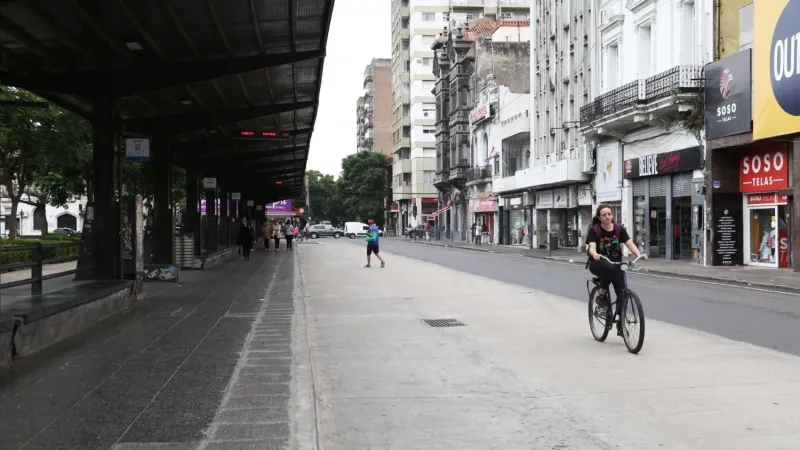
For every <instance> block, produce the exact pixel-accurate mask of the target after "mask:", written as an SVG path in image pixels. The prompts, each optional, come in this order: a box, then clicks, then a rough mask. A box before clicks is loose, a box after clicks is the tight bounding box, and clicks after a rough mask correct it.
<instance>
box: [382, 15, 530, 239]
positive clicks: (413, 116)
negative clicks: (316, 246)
mask: <svg viewBox="0 0 800 450" xmlns="http://www.w3.org/2000/svg"><path fill="white" fill-rule="evenodd" d="M529 2H530V0H392V121H393V133H392V142H393V151H394V157H393V161H394V162H393V165H392V176H393V200H394V203H395V204H396V206H393V207H392V209H393V210H394V211H393V213H392V214H393V215H394V216H395V217H396V218H397V220H395V224H396V231H397V232H402V230H403V229H404V228H405V227H407V226H414V225H418V224H433V223H434V212H435V211H436V210H437V205H438V199H437V197H438V193H437V190H436V188H435V187H434V185H433V182H434V177H435V173H436V137H435V114H436V105H435V99H434V95H433V93H432V90H433V87H434V81H435V78H434V75H433V73H432V65H433V56H434V55H433V50H431V45H432V44H433V42H434V41H435V40H436V38H437V36H438V35H439V33H441V31H442V29H443V28H444V27H445V26H447V27H451V28H452V27H454V26H456V25H458V24H462V23H464V22H468V21H472V20H477V19H479V18H482V17H491V18H501V19H502V18H506V19H508V20H528V14H529V5H530V3H529Z"/></svg>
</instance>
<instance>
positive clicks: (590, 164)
mask: <svg viewBox="0 0 800 450" xmlns="http://www.w3.org/2000/svg"><path fill="white" fill-rule="evenodd" d="M593 150H594V149H593V148H592V146H591V145H590V144H583V145H581V146H580V147H578V157H579V158H581V161H583V164H582V165H581V172H583V173H595V162H594V151H593Z"/></svg>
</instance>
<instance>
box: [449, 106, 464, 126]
mask: <svg viewBox="0 0 800 450" xmlns="http://www.w3.org/2000/svg"><path fill="white" fill-rule="evenodd" d="M459 122H461V123H466V124H469V111H467V110H466V109H461V108H459V109H456V110H455V111H451V112H450V126H451V127H452V126H453V125H454V124H456V123H459Z"/></svg>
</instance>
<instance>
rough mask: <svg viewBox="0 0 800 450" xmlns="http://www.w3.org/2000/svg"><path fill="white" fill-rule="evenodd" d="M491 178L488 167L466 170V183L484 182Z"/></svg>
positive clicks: (490, 171)
mask: <svg viewBox="0 0 800 450" xmlns="http://www.w3.org/2000/svg"><path fill="white" fill-rule="evenodd" d="M491 177H492V169H491V168H490V167H489V166H478V167H472V168H470V169H469V170H467V182H470V181H478V180H485V179H489V178H491Z"/></svg>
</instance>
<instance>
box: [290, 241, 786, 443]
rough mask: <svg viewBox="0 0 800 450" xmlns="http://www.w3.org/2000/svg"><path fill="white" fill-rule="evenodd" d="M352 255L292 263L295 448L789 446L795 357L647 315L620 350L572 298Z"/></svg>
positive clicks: (353, 251)
mask: <svg viewBox="0 0 800 450" xmlns="http://www.w3.org/2000/svg"><path fill="white" fill-rule="evenodd" d="M382 255H383V254H382ZM364 256H365V255H364V249H363V248H362V247H360V246H354V245H335V244H331V245H317V246H308V247H304V248H303V250H302V251H301V252H299V253H298V258H299V261H300V276H301V279H302V287H301V290H302V292H301V293H302V299H303V300H302V301H298V305H299V306H300V307H301V308H303V311H302V314H300V313H299V314H298V316H297V319H296V320H297V321H298V322H297V323H298V324H299V325H300V326H298V327H296V328H295V329H294V332H295V339H296V341H295V346H294V347H295V371H294V373H295V375H296V376H294V377H293V378H294V380H293V384H294V386H295V387H294V390H293V395H297V399H298V400H301V401H300V405H303V404H304V405H305V407H301V408H300V409H299V411H305V412H307V413H308V412H313V411H315V410H316V414H317V416H316V423H315V424H314V425H313V426H312V425H311V424H309V423H306V424H305V425H302V426H301V425H298V426H297V427H296V428H295V429H294V432H295V435H296V437H297V439H298V442H299V443H298V445H297V448H317V447H315V443H316V440H317V439H318V440H319V442H320V443H321V444H322V445H321V446H320V447H319V448H325V449H327V450H336V449H342V450H345V449H347V450H350V449H368V448H369V449H403V450H410V449H476V450H478V449H480V450H485V449H503V450H506V449H551V448H569V449H632V450H645V449H665V448H667V449H701V448H703V449H708V448H712V449H726V450H733V449H743V450H744V449H747V450H751V449H756V448H759V449H761V448H764V449H767V448H769V449H797V448H800V429H799V428H798V427H797V423H798V421H799V420H800V358H796V357H793V356H788V355H786V354H782V353H778V352H775V351H772V350H768V349H764V348H760V347H755V346H752V345H749V344H744V343H740V342H737V341H731V340H728V339H724V338H720V337H717V336H713V335H709V334H706V333H701V332H697V331H693V330H689V329H686V328H682V327H677V326H673V325H667V324H664V323H660V322H657V321H654V320H650V321H648V322H647V332H646V342H645V346H644V349H643V350H642V353H641V354H640V355H638V356H634V355H631V354H629V353H628V352H627V351H626V350H625V348H624V345H623V343H622V341H621V339H620V338H617V337H610V338H609V340H608V341H607V342H606V343H604V344H599V343H596V342H595V341H594V340H593V339H592V337H591V333H590V331H589V326H588V320H587V314H586V305H585V303H583V302H577V301H574V300H569V299H566V298H563V297H557V296H553V295H550V294H545V293H543V292H540V291H536V290H531V289H530V288H523V287H519V286H516V285H509V284H503V283H500V282H497V281H494V280H491V279H488V278H483V277H480V276H475V275H468V274H464V273H462V272H457V271H454V270H450V269H447V268H444V267H442V266H439V265H435V264H431V263H426V262H423V261H420V260H412V259H408V258H404V257H401V256H398V255H393V254H385V255H383V256H385V258H386V260H387V266H386V268H385V269H380V268H378V267H377V266H373V268H371V269H366V268H363V265H364V263H365V261H364ZM434 281H435V282H434ZM644 301H645V305H644V309H645V312H646V311H647V303H646V299H644ZM447 318H453V319H457V320H460V321H462V322H463V323H464V324H465V326H460V327H452V328H432V327H429V326H428V325H426V324H424V323H423V322H422V319H447ZM306 346H308V348H305V347H306ZM309 355H310V356H309ZM306 379H308V380H311V379H313V381H314V383H313V387H312V388H309V387H307V386H306V387H304V381H303V380H306ZM314 398H315V399H316V404H315V403H313V400H312V399H314ZM295 413H296V414H298V411H297V410H296V411H295ZM309 414H310V413H309ZM316 431H318V433H319V435H318V436H315V432H316Z"/></svg>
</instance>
